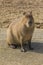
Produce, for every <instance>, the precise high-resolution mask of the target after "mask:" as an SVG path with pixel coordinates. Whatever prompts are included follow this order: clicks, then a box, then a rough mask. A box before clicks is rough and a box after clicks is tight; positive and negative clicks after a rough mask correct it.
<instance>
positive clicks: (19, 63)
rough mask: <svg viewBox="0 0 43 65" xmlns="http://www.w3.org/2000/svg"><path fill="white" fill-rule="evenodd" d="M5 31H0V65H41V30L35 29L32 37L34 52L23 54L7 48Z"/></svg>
mask: <svg viewBox="0 0 43 65" xmlns="http://www.w3.org/2000/svg"><path fill="white" fill-rule="evenodd" d="M6 30H7V29H0V65H43V29H35V31H34V34H33V37H32V47H33V48H34V50H32V51H30V50H28V51H27V52H25V53H24V52H21V51H20V49H12V48H8V46H7V44H6Z"/></svg>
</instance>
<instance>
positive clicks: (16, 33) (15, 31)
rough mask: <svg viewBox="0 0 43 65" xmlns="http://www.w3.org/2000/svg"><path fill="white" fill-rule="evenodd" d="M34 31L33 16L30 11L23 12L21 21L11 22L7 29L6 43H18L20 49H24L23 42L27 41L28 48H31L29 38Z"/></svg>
mask: <svg viewBox="0 0 43 65" xmlns="http://www.w3.org/2000/svg"><path fill="white" fill-rule="evenodd" d="M33 31H34V18H33V15H32V12H30V13H29V14H27V13H26V12H25V13H23V18H22V20H21V21H18V22H12V23H11V24H10V25H9V27H8V30H7V43H8V45H15V47H16V45H18V44H19V45H20V46H21V51H26V50H25V49H24V47H23V45H24V42H25V41H28V42H29V49H32V48H31V38H32V35H33Z"/></svg>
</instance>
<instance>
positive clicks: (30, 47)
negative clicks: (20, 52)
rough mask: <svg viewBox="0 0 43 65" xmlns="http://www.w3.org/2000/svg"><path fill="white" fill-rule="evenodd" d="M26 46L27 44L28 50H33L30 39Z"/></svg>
mask: <svg viewBox="0 0 43 65" xmlns="http://www.w3.org/2000/svg"><path fill="white" fill-rule="evenodd" d="M28 46H29V50H33V48H32V46H31V39H30V40H28Z"/></svg>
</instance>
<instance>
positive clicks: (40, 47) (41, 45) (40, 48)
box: [32, 42, 43, 53]
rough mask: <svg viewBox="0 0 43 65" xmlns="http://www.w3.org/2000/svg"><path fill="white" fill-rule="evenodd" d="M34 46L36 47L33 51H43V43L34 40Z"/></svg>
mask: <svg viewBox="0 0 43 65" xmlns="http://www.w3.org/2000/svg"><path fill="white" fill-rule="evenodd" d="M32 47H33V48H34V50H32V52H36V53H43V43H40V42H32Z"/></svg>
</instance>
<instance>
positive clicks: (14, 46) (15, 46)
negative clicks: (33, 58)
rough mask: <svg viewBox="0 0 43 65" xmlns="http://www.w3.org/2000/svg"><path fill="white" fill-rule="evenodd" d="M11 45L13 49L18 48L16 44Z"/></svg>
mask: <svg viewBox="0 0 43 65" xmlns="http://www.w3.org/2000/svg"><path fill="white" fill-rule="evenodd" d="M8 45H9V46H10V48H13V49H16V48H17V45H15V44H8Z"/></svg>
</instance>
